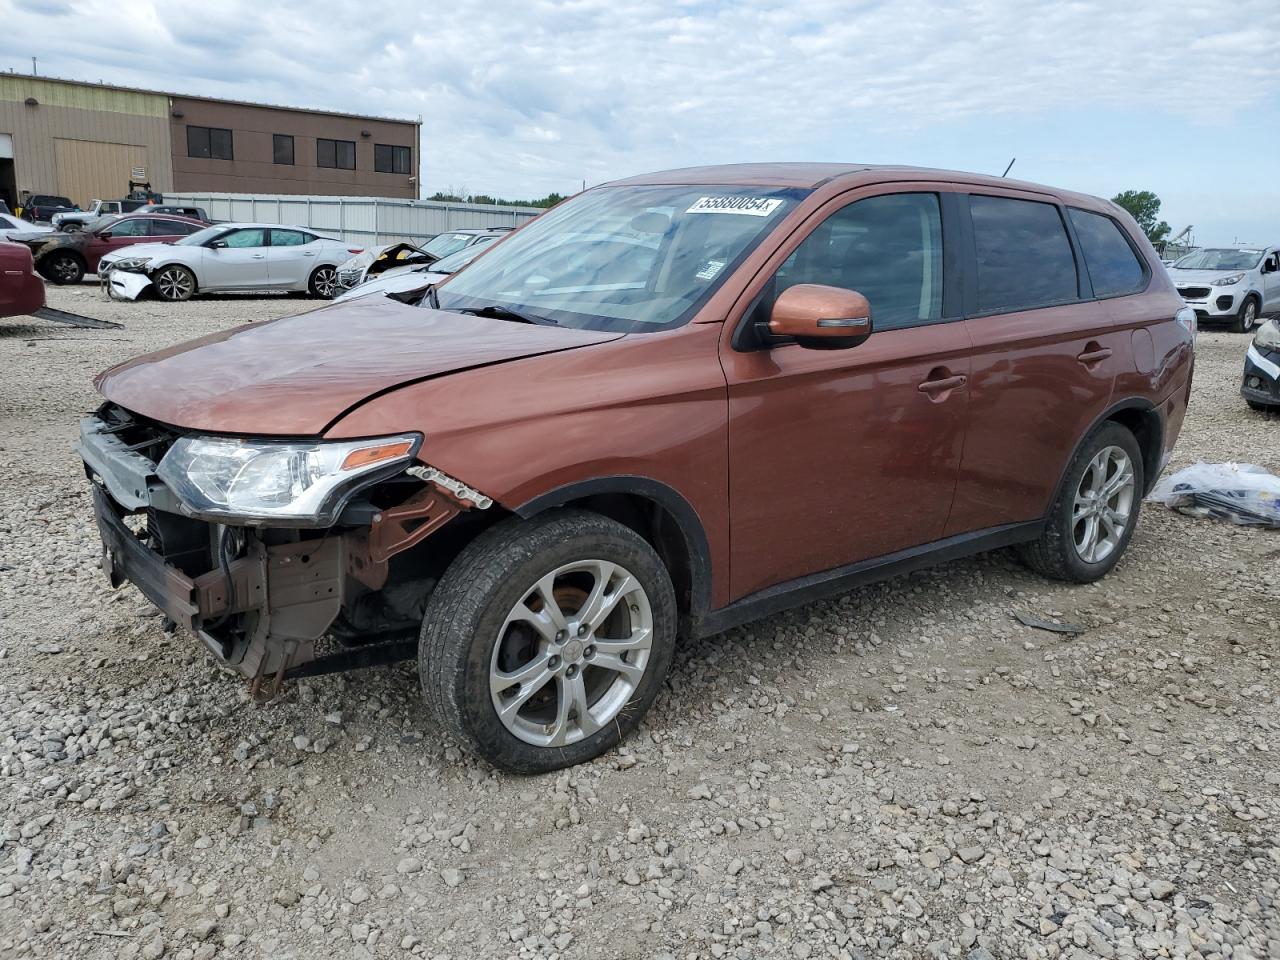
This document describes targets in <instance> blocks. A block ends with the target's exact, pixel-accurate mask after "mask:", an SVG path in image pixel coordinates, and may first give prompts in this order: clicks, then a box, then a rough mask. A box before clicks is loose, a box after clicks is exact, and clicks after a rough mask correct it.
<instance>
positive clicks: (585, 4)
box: [0, 0, 1280, 196]
mask: <svg viewBox="0 0 1280 960" xmlns="http://www.w3.org/2000/svg"><path fill="white" fill-rule="evenodd" d="M124 9H125V8H124V7H122V6H121V4H120V3H119V0H84V2H72V3H61V4H57V5H53V6H49V5H48V4H46V3H34V4H28V3H14V2H12V0H10V2H5V0H0V11H3V13H4V18H3V20H4V22H5V23H6V29H5V31H4V33H3V36H0V64H3V65H5V66H7V65H10V64H11V65H13V66H15V67H18V68H19V69H22V66H23V64H24V62H26V58H27V57H29V56H30V54H31V53H36V54H38V55H39V56H40V58H41V64H42V67H43V71H44V72H47V73H52V74H56V75H60V76H70V77H77V78H83V79H90V80H97V79H104V80H107V81H108V82H118V83H127V84H134V85H138V86H154V87H159V88H166V89H173V90H177V91H181V92H190V93H203V94H209V95H216V96H229V97H235V98H240V99H249V100H260V101H267V102H277V103H286V104H291V105H299V106H315V107H322V108H332V109H341V110H348V111H354V112H362V113H374V114H388V115H399V116H410V117H413V116H417V115H419V114H420V115H421V116H422V118H423V161H424V163H423V167H424V183H425V186H426V189H427V190H428V191H430V190H434V189H437V188H441V187H444V186H445V185H448V184H455V185H459V184H465V185H466V186H467V187H468V188H469V189H471V190H473V191H476V192H486V193H497V194H505V195H525V196H533V195H540V194H544V193H546V192H548V191H550V190H559V191H561V192H564V191H569V190H573V189H575V188H576V187H577V186H579V185H580V184H581V181H582V180H584V179H585V180H586V181H587V182H588V183H594V182H598V181H600V180H604V179H609V178H613V177H617V176H623V175H626V174H629V173H634V172H640V171H644V170H650V169H660V168H663V167H670V166H686V165H690V164H694V163H702V162H720V161H730V160H733V161H736V160H751V159H848V160H859V159H865V158H866V156H867V154H868V153H871V154H873V155H875V158H876V159H887V158H884V157H882V156H881V155H880V151H879V150H877V149H875V145H876V144H877V143H879V142H881V141H889V142H898V141H899V140H900V139H901V138H902V137H903V136H913V135H914V136H916V137H920V138H926V140H927V137H928V135H929V132H930V131H931V130H932V129H934V128H935V127H937V126H938V125H942V124H947V125H952V126H954V125H956V124H962V125H963V124H969V125H970V126H971V127H972V129H973V130H974V131H975V132H977V135H978V136H981V131H983V130H988V131H989V130H991V129H993V128H998V126H999V122H1000V118H1009V119H1012V120H1017V119H1019V118H1027V117H1037V116H1040V117H1042V116H1046V115H1051V114H1052V113H1053V112H1055V111H1067V110H1078V109H1081V108H1083V109H1087V110H1113V111H1151V112H1158V113H1161V114H1173V115H1175V116H1177V117H1180V118H1182V119H1183V120H1185V122H1187V123H1192V124H1194V123H1201V122H1204V121H1210V122H1214V123H1223V122H1231V121H1233V120H1235V119H1236V118H1244V117H1247V116H1249V115H1250V113H1251V111H1257V110H1259V109H1260V108H1265V109H1266V110H1267V111H1268V113H1267V115H1268V116H1269V117H1270V118H1271V120H1272V122H1273V123H1274V121H1275V118H1276V116H1277V110H1276V108H1275V107H1274V106H1271V105H1272V104H1274V103H1276V102H1277V99H1278V98H1280V57H1277V56H1276V53H1277V51H1280V5H1278V4H1276V3H1275V2H1274V0H1230V2H1221V3H1211V2H1201V3H1199V4H1197V5H1195V6H1193V7H1189V6H1187V5H1180V4H1170V3H1168V2H1167V0H1140V2H1136V3H1128V4H1116V3H1114V2H1092V0H1074V2H1059V0H1047V2H1032V0H986V2H982V3H977V4H972V5H969V4H953V3H926V2H922V0H902V2H884V3H874V2H848V0H806V2H805V3H804V4H794V5H785V6H784V5H779V4H778V3H777V2H776V0H733V2H680V3H672V2H660V0H632V2H630V3H626V4H620V3H617V2H615V0H572V2H565V3H553V2H550V0H527V2H522V3H508V2H498V3H494V2H481V0H453V2H450V3H439V4H432V5H429V6H422V7H418V6H417V5H413V4H400V5H395V4H392V5H387V4H371V5H363V6H360V7H355V6H353V5H351V4H348V3H336V2H330V0H310V2H305V3H304V2H275V3H270V4H265V3H247V2H244V0H219V2H216V3H211V2H209V0H198V2H197V0H169V2H164V3H159V2H145V0H135V2H132V3H130V4H128V5H127V10H128V12H127V15H125V14H123V13H122V11H123V10H124ZM46 10H47V11H51V12H50V13H48V14H46V13H43V12H41V11H46ZM60 11H62V12H60ZM122 17H123V19H122ZM20 38H21V39H20ZM36 38H38V41H39V42H38V44H35V45H36V46H37V47H38V49H35V50H27V49H25V45H29V44H32V43H33V42H34V40H35V39H36ZM1241 122H1243V120H1242V121H1241ZM1070 135H1071V132H1070V131H1064V139H1063V140H1062V141H1060V142H1058V143H1056V144H1055V145H1054V151H1055V152H1057V153H1063V152H1066V151H1069V147H1070V139H1069V137H1070ZM1078 136H1079V137H1081V138H1083V140H1085V141H1087V138H1088V137H1089V131H1087V130H1081V131H1079V132H1078ZM994 152H995V153H996V154H999V155H1001V156H1006V155H1008V153H1009V152H1011V151H1009V150H1007V149H1005V148H1004V147H1001V146H996V147H994Z"/></svg>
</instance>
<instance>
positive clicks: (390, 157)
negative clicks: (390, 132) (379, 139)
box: [373, 143, 413, 173]
mask: <svg viewBox="0 0 1280 960" xmlns="http://www.w3.org/2000/svg"><path fill="white" fill-rule="evenodd" d="M410 162H411V161H410V153H409V148H408V147H393V146H391V145H390V144H386V143H376V144H374V146H373V169H374V171H375V172H377V173H412V172H413V171H412V170H411V169H409V164H410Z"/></svg>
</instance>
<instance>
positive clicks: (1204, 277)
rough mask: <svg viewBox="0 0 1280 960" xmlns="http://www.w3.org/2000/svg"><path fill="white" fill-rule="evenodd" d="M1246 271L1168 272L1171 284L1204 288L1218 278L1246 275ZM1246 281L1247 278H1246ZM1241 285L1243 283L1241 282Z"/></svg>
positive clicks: (1171, 270)
mask: <svg viewBox="0 0 1280 960" xmlns="http://www.w3.org/2000/svg"><path fill="white" fill-rule="evenodd" d="M1248 272H1249V271H1248V270H1173V269H1170V270H1169V276H1170V277H1172V278H1173V282H1174V283H1175V284H1178V285H1180V286H1190V285H1192V284H1194V285H1196V286H1205V285H1207V284H1210V283H1212V281H1214V280H1217V279H1218V278H1219V277H1234V276H1235V275H1236V274H1238V273H1244V274H1247V273H1248ZM1246 279H1247V278H1246ZM1241 282H1242V283H1243V282H1244V281H1241Z"/></svg>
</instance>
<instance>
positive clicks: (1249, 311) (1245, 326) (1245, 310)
mask: <svg viewBox="0 0 1280 960" xmlns="http://www.w3.org/2000/svg"><path fill="white" fill-rule="evenodd" d="M1257 320H1258V304H1257V301H1255V300H1254V299H1253V297H1252V296H1248V297H1245V299H1244V303H1242V304H1240V312H1239V313H1238V314H1236V333H1248V332H1249V331H1250V330H1252V329H1253V325H1254V324H1255V323H1256V322H1257Z"/></svg>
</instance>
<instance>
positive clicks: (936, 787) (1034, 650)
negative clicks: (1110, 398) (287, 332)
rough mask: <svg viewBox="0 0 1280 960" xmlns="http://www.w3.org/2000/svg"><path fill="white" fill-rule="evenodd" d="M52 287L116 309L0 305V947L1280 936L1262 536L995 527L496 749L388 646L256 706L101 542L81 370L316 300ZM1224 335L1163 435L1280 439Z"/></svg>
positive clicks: (686, 952)
mask: <svg viewBox="0 0 1280 960" xmlns="http://www.w3.org/2000/svg"><path fill="white" fill-rule="evenodd" d="M50 297H51V300H52V305H53V306H58V307H62V308H64V309H69V310H75V311H79V312H83V313H87V314H90V315H93V316H98V317H104V318H108V319H117V320H121V321H123V322H125V323H126V324H127V327H126V329H124V330H106V331H82V330H70V329H64V328H60V327H55V326H52V325H50V324H45V323H43V322H37V321H30V322H25V321H23V320H20V319H19V320H9V321H5V322H3V323H0V369H3V371H4V375H3V378H2V380H0V450H2V451H3V454H4V456H3V457H2V458H0V490H2V491H3V495H2V496H0V956H2V957H5V958H9V957H40V958H45V957H58V958H61V957H103V958H105V957H111V958H116V957H123V958H128V957H134V956H141V957H146V958H156V957H162V956H166V957H177V958H182V960H187V958H199V960H207V958H212V957H227V958H240V957H254V958H257V957H262V958H273V960H275V958H308V960H310V958H326V957H342V958H350V957H356V958H365V957H399V956H422V957H434V958H445V957H448V958H470V957H487V958H488V957H534V956H538V957H552V956H561V957H593V958H659V957H663V958H665V957H672V958H689V960H692V958H707V957H716V958H719V957H735V958H749V957H766V956H768V957H797V958H805V957H828V956H829V957H834V958H860V957H865V958H871V957H895V958H908V957H910V958H914V957H963V958H968V960H985V958H1012V957H1070V958H1086V957H1087V958H1094V957H1202V958H1218V957H1222V958H1225V957H1234V958H1237V960H1245V958H1259V960H1260V958H1264V957H1280V910H1277V900H1278V899H1280V839H1278V837H1277V823H1278V822H1280V763H1277V759H1276V756H1277V754H1276V748H1277V740H1276V736H1275V734H1276V730H1277V728H1278V726H1280V697H1278V689H1277V678H1276V675H1275V673H1274V671H1273V661H1274V660H1275V658H1276V656H1277V652H1278V648H1277V640H1276V637H1277V628H1278V626H1280V623H1278V621H1280V576H1278V575H1277V569H1278V565H1277V557H1280V537H1278V536H1277V535H1276V534H1274V533H1265V532H1257V531H1249V530H1243V529H1237V528H1234V527H1232V526H1230V525H1226V524H1219V523H1213V522H1210V521H1200V520H1193V519H1189V518H1186V517H1182V516H1179V515H1176V514H1173V513H1171V512H1169V511H1167V510H1165V509H1164V508H1163V507H1158V506H1151V505H1148V507H1147V508H1146V509H1145V511H1144V513H1143V518H1142V522H1141V524H1140V525H1139V527H1138V530H1137V533H1136V535H1135V537H1134V540H1133V543H1132V546H1131V547H1130V549H1129V552H1128V555H1127V557H1126V558H1125V560H1124V561H1123V562H1122V563H1121V565H1120V567H1119V568H1118V569H1117V570H1116V572H1115V573H1113V574H1112V575H1111V576H1110V577H1108V578H1107V579H1106V580H1105V581H1103V582H1102V583H1101V584H1097V585H1094V586H1089V587H1072V586H1064V585H1060V584H1053V583H1048V582H1045V581H1043V580H1041V579H1038V578H1037V577H1035V576H1033V575H1031V574H1030V573H1028V572H1027V571H1025V570H1024V569H1022V568H1021V567H1019V566H1018V565H1016V564H1015V563H1014V562H1013V561H1012V560H1010V559H1009V558H1008V557H1007V556H1006V555H1004V554H995V555H990V556H985V557H980V558H976V559H973V560H968V561H964V562H957V563H952V564H949V565H947V566H945V567H942V568H939V569H936V570H933V571H930V572H925V573H919V574H914V575H912V576H910V577H903V578H899V579H896V580H893V581H891V582H889V583H886V584H882V585H878V586H874V587H870V588H867V589H863V590H859V591H856V592H854V593H851V594H849V595H847V596H844V597H841V598H839V599H836V600H833V601H830V602H823V603H816V604H812V605H810V606H807V607H804V608H802V609H800V610H797V611H795V612H792V613H789V614H785V615H781V616H777V617H773V618H771V619H769V620H765V621H762V622H759V623H756V624H754V625H751V626H749V627H747V628H744V629H740V630H735V631H733V632H731V633H728V634H725V635H723V636H719V637H715V638H712V639H710V640H707V641H703V642H698V643H693V644H689V645H687V646H686V647H684V648H683V649H681V650H680V651H679V653H678V654H677V659H676V664H675V666H674V668H673V672H672V675H671V678H670V683H669V687H668V689H667V691H666V692H665V693H664V695H663V696H662V697H661V698H660V699H659V701H658V703H657V705H656V707H655V709H654V711H653V712H652V713H651V715H650V716H649V718H648V720H647V722H646V723H645V724H644V726H643V727H642V729H641V731H640V732H639V734H638V735H637V736H635V737H634V738H633V739H632V740H631V741H630V742H629V743H628V744H627V745H626V746H625V747H624V748H623V749H622V750H620V751H619V752H617V753H616V754H614V755H612V756H609V757H605V758H602V759H600V760H598V761H596V762H594V763H591V764H589V765H586V766H583V767H580V768H577V769H574V770H572V771H568V772H563V773H561V774H559V775H554V776H546V777H541V778H533V779H518V778H513V777H509V776H505V775H502V774H498V773H495V772H493V771H492V770H490V769H488V768H487V767H484V766H482V765H480V764H478V763H476V762H475V761H473V760H472V759H470V758H469V757H468V756H466V755H464V754H462V753H461V752H460V751H459V749H458V748H457V746H456V745H454V744H451V743H449V742H448V741H447V740H445V739H443V737H442V734H441V733H440V732H439V731H438V728H437V727H436V726H435V724H434V723H433V721H432V718H431V717H430V716H429V715H428V714H427V712H426V711H425V709H424V708H423V706H422V705H421V702H420V699H419V694H418V687H417V680H416V677H415V675H414V672H413V670H412V669H411V667H410V666H408V665H405V666H401V667H396V668H391V669H381V670H376V671H368V672H364V673H359V674H352V675H350V676H347V677H332V678H322V679H319V680H315V681H310V682H304V683H299V684H297V685H294V686H292V687H291V688H289V689H288V691H287V694H286V696H285V697H284V698H283V700H281V701H279V702H276V703H274V704H271V705H269V706H266V707H260V706H255V705H253V704H251V703H250V702H249V699H248V697H247V691H246V688H245V685H244V683H243V682H241V681H239V680H237V679H236V678H234V677H232V676H231V675H229V674H226V673H223V672H221V671H220V670H219V669H217V668H216V667H215V666H214V664H213V662H212V661H211V659H210V658H209V657H208V656H207V655H206V653H205V652H204V650H203V649H202V648H200V647H198V645H196V644H195V643H193V642H192V641H190V640H188V639H186V638H184V637H181V636H177V635H170V634H165V633H163V632H162V630H161V621H160V618H159V617H158V616H157V614H156V613H155V612H154V611H153V610H152V609H151V607H150V606H149V605H148V604H147V603H146V602H145V601H143V600H142V598H141V596H140V595H139V594H138V593H137V592H136V591H135V590H134V589H133V588H131V587H127V588H125V589H122V590H120V591H118V592H114V593H113V592H112V591H111V590H110V589H109V588H108V586H107V584H106V582H105V580H104V578H103V576H102V574H101V572H100V571H99V569H98V566H97V557H98V543H97V537H96V534H95V532H94V530H93V525H92V522H91V519H90V508H89V499H88V497H87V495H86V493H87V491H86V487H85V483H84V481H83V479H82V477H81V475H80V471H79V465H78V461H77V460H76V458H75V455H74V453H73V452H72V442H73V437H74V435H75V429H76V421H77V418H78V416H79V415H80V414H81V412H82V411H85V410H88V409H90V408H91V407H92V406H94V402H95V401H94V394H93V392H92V389H91V386H90V382H89V381H90V377H91V375H92V374H94V373H95V372H97V371H98V370H100V369H102V368H103V367H105V366H107V365H108V364H111V363H114V362H116V361H118V360H121V359H124V358H126V357H128V356H132V355H134V354H137V353H140V352H142V351H144V350H152V349H156V348H159V347H162V346H165V345H168V344H171V343H175V342H178V341H181V340H185V339H187V338H189V337H193V336H197V335H201V334H205V333H208V332H211V331H214V330H218V329H222V328H224V327H226V326H229V325H231V324H235V323H239V322H242V321H245V320H250V319H252V320H260V319H266V318H269V317H274V316H279V315H282V314H286V313H290V312H294V311H296V310H297V309H299V307H303V306H305V304H301V303H299V302H298V301H296V300H289V299H267V298H264V299H248V298H223V299H217V300H212V299H209V300H200V301H196V302H193V303H189V304H183V305H178V306H167V305H160V304H156V303H145V302H144V303H138V304H114V303H109V302H107V301H105V300H104V299H102V298H101V296H100V295H99V294H98V293H97V292H96V290H94V289H92V288H90V287H88V286H86V287H83V288H80V289H53V290H51V291H50ZM1244 346H1245V339H1244V338H1243V337H1240V336H1237V335H1233V334H1230V333H1205V334H1202V335H1201V338H1200V345H1199V350H1198V352H1199V357H1198V361H1197V368H1196V386H1195V394H1194V397H1193V399H1192V405H1191V414H1190V416H1189V418H1188V420H1187V424H1186V427H1185V429H1184V432H1183V437H1182V441H1181V443H1180V445H1179V447H1178V449H1177V452H1176V456H1175V466H1181V465H1185V464H1186V463H1189V462H1192V461H1194V460H1196V459H1198V458H1203V459H1206V460H1210V461H1221V460H1235V459H1240V460H1251V461H1254V462H1258V463H1261V464H1263V465H1264V466H1267V467H1268V468H1269V469H1272V470H1275V471H1280V444H1277V441H1276V438H1277V435H1278V432H1280V418H1268V417H1266V416H1263V415H1260V414H1256V413H1253V412H1251V411H1250V410H1248V409H1247V408H1246V407H1245V405H1244V403H1243V401H1242V400H1241V399H1240V398H1239V397H1238V395H1237V394H1236V388H1237V381H1238V377H1239V374H1240V369H1241V362H1242V361H1241V358H1242V355H1243V352H1244ZM1015 611H1024V612H1027V613H1034V614H1037V615H1040V616H1044V617H1051V618H1055V619H1058V620H1061V621H1071V622H1075V623H1078V624H1081V625H1083V626H1084V627H1085V630H1084V632H1083V633H1081V634H1079V635H1074V636H1072V635H1059V634H1054V633H1049V632H1044V631H1039V630H1034V629H1031V628H1028V627H1024V626H1022V625H1021V624H1020V623H1019V622H1017V621H1016V620H1014V619H1013V618H1012V616H1011V615H1012V613H1014V612H1015Z"/></svg>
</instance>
